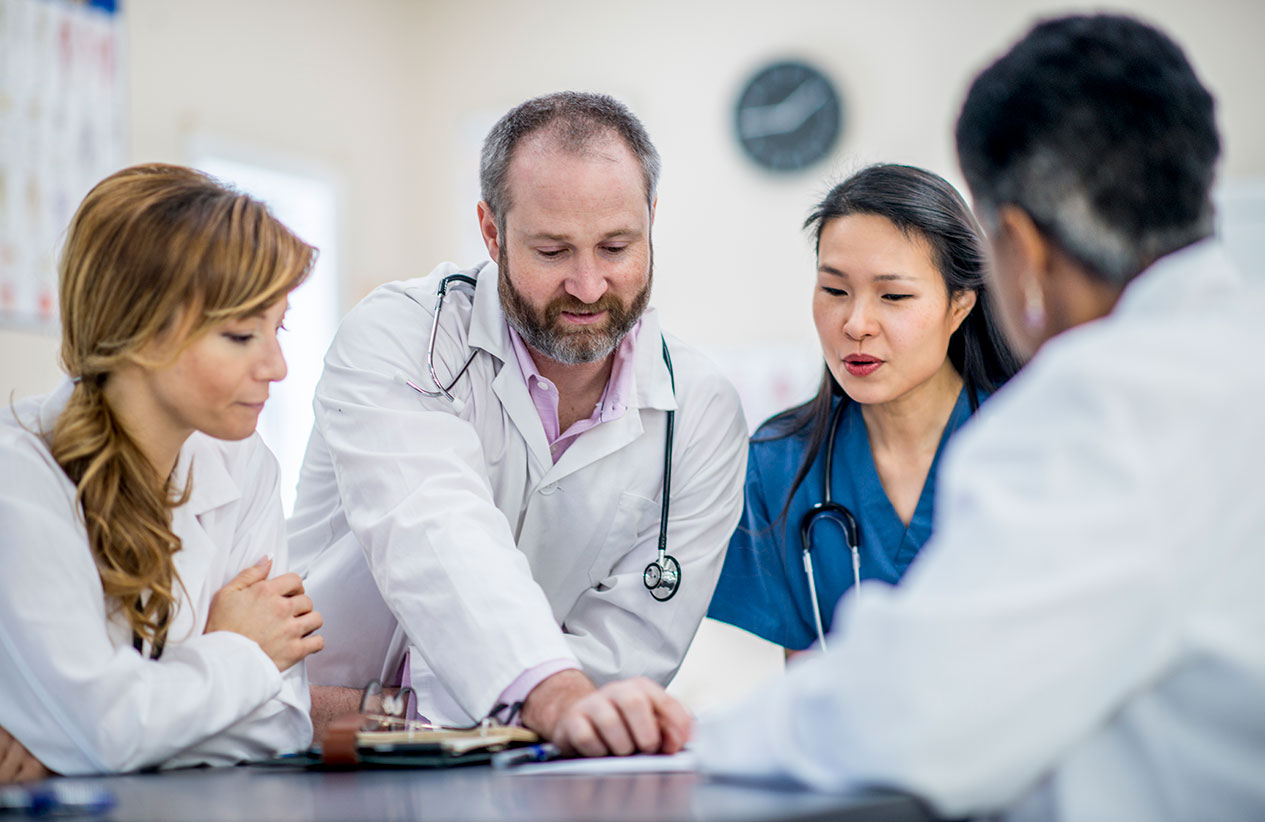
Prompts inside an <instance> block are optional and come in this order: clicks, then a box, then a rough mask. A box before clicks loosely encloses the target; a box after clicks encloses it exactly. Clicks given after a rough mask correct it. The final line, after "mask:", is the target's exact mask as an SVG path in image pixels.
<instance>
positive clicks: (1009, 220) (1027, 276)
mask: <svg viewBox="0 0 1265 822" xmlns="http://www.w3.org/2000/svg"><path fill="white" fill-rule="evenodd" d="M997 225H998V230H997V233H998V234H999V235H1000V236H999V237H998V240H999V241H1000V242H999V243H998V245H1000V246H1002V247H1003V248H1004V253H1005V254H1007V255H1008V256H1009V257H1010V263H1011V265H1012V270H1013V271H1015V272H1016V273H1017V274H1018V275H1019V282H1018V285H1019V287H1020V289H1021V290H1022V291H1023V292H1025V293H1026V292H1027V290H1028V289H1033V288H1035V289H1037V290H1038V291H1040V292H1041V293H1042V294H1043V295H1044V293H1045V289H1046V288H1047V286H1048V285H1049V283H1048V275H1049V273H1050V268H1051V265H1052V264H1053V262H1054V259H1053V256H1054V247H1053V246H1052V245H1051V244H1050V241H1049V240H1048V239H1046V237H1045V235H1044V234H1042V233H1041V229H1039V228H1037V224H1036V223H1035V222H1033V220H1032V217H1031V216H1029V215H1028V212H1026V211H1024V210H1023V209H1022V208H1019V207H1018V206H1015V205H1004V206H1002V207H1001V208H999V209H998V210H997Z"/></svg>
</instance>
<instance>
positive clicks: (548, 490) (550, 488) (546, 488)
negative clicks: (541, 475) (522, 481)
mask: <svg viewBox="0 0 1265 822" xmlns="http://www.w3.org/2000/svg"><path fill="white" fill-rule="evenodd" d="M557 490H558V483H556V482H551V483H549V484H548V485H543V486H541V488H540V493H542V494H544V495H545V496H549V495H550V494H552V493H554V492H555V491H557Z"/></svg>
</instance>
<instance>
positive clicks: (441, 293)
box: [397, 274, 816, 602]
mask: <svg viewBox="0 0 1265 822" xmlns="http://www.w3.org/2000/svg"><path fill="white" fill-rule="evenodd" d="M454 282H458V283H464V284H466V285H468V286H470V287H471V288H474V287H476V285H477V281H476V280H475V278H474V277H471V276H470V275H469V274H449V275H448V276H446V277H444V278H443V279H441V280H440V281H439V288H438V289H437V290H436V292H435V311H434V315H435V317H434V321H433V322H432V323H431V327H430V339H429V341H428V342H427V344H426V370H427V372H428V373H429V374H430V379H431V382H432V384H433V385H434V386H435V390H434V391H428V390H426V389H425V388H422V387H421V386H419V385H418V384H417V383H415V382H413V381H412V380H410V379H408V378H406V377H404V376H403V375H399V376H398V377H397V379H398V380H399V381H400V382H402V383H403V384H404V385H407V386H408V387H409V388H411V389H413V390H414V391H416V392H417V393H419V394H421V395H422V396H424V397H431V398H439V397H442V398H444V399H446V400H448V402H450V403H452V405H453V408H454V409H456V411H457V413H461V410H462V409H463V408H464V407H465V403H463V402H462V401H461V399H460V398H458V397H455V396H453V394H452V387H453V386H454V385H456V384H457V380H460V379H461V375H462V374H464V373H466V370H467V369H468V368H469V367H470V363H472V362H474V358H475V356H476V355H477V354H478V353H479V352H478V349H477V348H476V349H474V350H473V351H471V352H470V356H469V357H467V358H466V361H465V363H464V364H463V365H462V366H461V369H460V370H458V371H457V375H456V376H455V377H453V378H452V380H451V381H450V382H449V383H448V384H447V385H444V383H443V381H442V380H440V379H439V372H438V371H437V370H436V368H435V340H436V339H437V337H438V334H439V313H440V311H441V310H442V309H443V307H444V297H446V296H447V295H448V287H449V285H451V284H452V283H454ZM659 340H660V342H661V343H662V344H663V364H664V365H666V366H667V367H668V379H669V381H670V382H671V384H672V396H673V397H675V396H676V374H675V373H674V372H673V370H672V357H671V356H670V355H669V354H668V341H667V340H666V339H664V338H663V337H662V336H660V338H659ZM675 423H676V411H675V410H672V411H668V419H667V434H666V436H665V437H664V444H663V501H662V503H661V504H660V507H659V555H658V556H657V557H655V560H654V561H653V562H651V563H650V564H649V565H647V566H646V570H645V571H644V572H642V575H641V581H642V584H644V585H645V586H646V589H647V590H649V591H650V596H652V597H654V598H655V599H656V600H658V601H659V602H667V601H668V600H669V599H672V597H674V596H676V592H677V591H679V590H680V589H681V563H679V562H677V561H676V557H674V556H672V555H671V554H669V553H668V509H669V505H670V499H671V488H672V431H673V428H674V427H675ZM815 596H816V594H815V593H814V597H815Z"/></svg>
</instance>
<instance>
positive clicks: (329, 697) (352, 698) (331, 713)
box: [311, 685, 399, 744]
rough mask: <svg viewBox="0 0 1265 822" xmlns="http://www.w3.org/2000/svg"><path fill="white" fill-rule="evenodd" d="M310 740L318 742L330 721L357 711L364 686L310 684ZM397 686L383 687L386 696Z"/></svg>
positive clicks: (396, 691)
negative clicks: (345, 686)
mask: <svg viewBox="0 0 1265 822" xmlns="http://www.w3.org/2000/svg"><path fill="white" fill-rule="evenodd" d="M311 690H312V742H313V743H314V744H320V741H321V740H322V739H324V738H325V732H326V731H327V730H329V726H330V723H331V722H333V721H334V720H335V719H338V718H339V717H340V716H346V715H347V714H354V713H359V711H360V703H361V701H362V700H363V699H364V696H365V690H364V688H344V687H342V686H340V685H313V686H312V689H311ZM398 692H399V688H383V689H382V693H383V694H384V695H386V696H394V695H395V694H396V693H398Z"/></svg>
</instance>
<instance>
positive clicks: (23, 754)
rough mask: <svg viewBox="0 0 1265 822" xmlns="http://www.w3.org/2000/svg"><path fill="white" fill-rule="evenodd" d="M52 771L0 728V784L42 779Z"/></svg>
mask: <svg viewBox="0 0 1265 822" xmlns="http://www.w3.org/2000/svg"><path fill="white" fill-rule="evenodd" d="M52 775H53V773H52V771H50V770H49V769H48V768H45V767H44V763H43V762H40V761H39V760H38V759H36V758H35V757H33V756H31V754H30V752H29V751H27V749H26V748H25V747H23V745H22V743H21V742H18V741H17V740H16V739H14V738H13V737H12V736H10V735H9V732H8V731H6V730H5V729H4V728H0V785H7V784H9V783H10V782H29V781H31V780H35V779H44V778H46V777H49V776H52Z"/></svg>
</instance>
